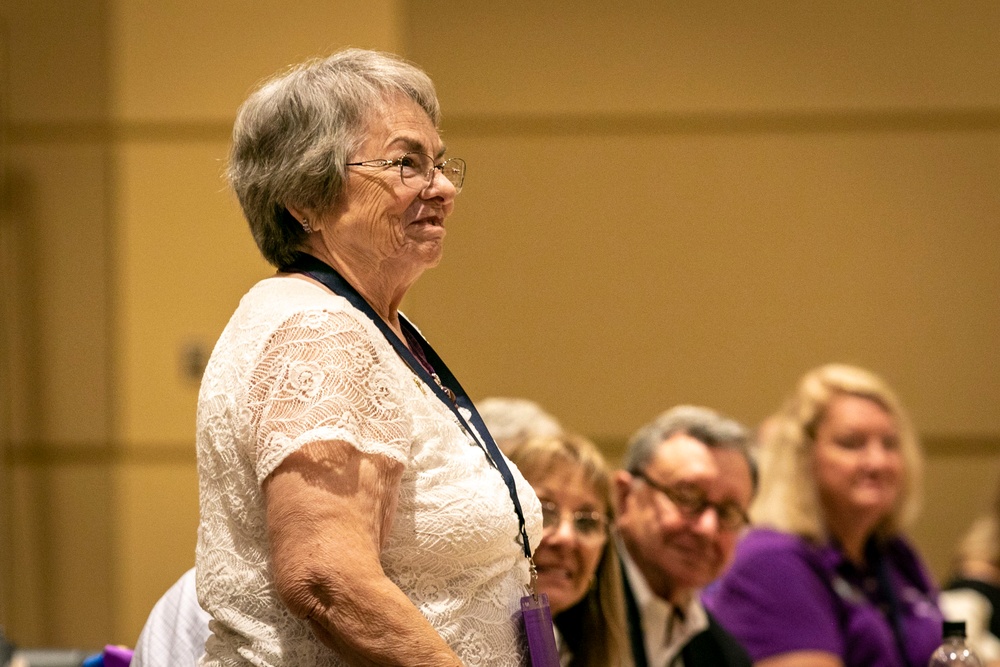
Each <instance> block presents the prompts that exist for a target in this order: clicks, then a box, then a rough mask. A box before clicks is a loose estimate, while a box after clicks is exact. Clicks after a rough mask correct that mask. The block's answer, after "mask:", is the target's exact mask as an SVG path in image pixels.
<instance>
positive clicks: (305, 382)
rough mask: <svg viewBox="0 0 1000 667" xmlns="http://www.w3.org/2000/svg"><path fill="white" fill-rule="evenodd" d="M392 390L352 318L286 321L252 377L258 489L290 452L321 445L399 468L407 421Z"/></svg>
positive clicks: (336, 315)
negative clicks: (343, 445)
mask: <svg viewBox="0 0 1000 667" xmlns="http://www.w3.org/2000/svg"><path fill="white" fill-rule="evenodd" d="M397 386H398V379H395V378H394V377H393V375H392V372H391V371H390V370H389V369H388V368H386V362H385V360H384V359H380V355H379V351H378V349H377V347H376V345H375V343H374V342H373V340H372V337H371V335H370V333H369V332H368V331H366V330H365V328H364V326H363V325H362V323H361V322H359V321H358V320H357V319H356V318H355V317H354V316H353V313H351V312H345V311H341V312H331V311H327V310H314V311H306V312H302V313H297V314H295V315H293V316H292V317H291V318H289V319H288V320H286V321H285V322H284V323H283V324H282V325H281V326H279V327H278V328H277V330H276V331H275V332H274V333H273V334H272V336H271V337H270V339H269V341H268V343H267V344H266V345H265V347H264V350H263V352H262V354H261V357H260V361H259V362H258V364H257V366H256V368H255V369H254V371H253V373H252V376H251V382H250V389H249V396H248V405H249V409H250V412H251V422H250V423H251V428H252V429H253V433H254V437H252V438H251V443H253V445H254V446H255V447H256V451H255V452H251V455H252V458H253V460H254V461H255V466H256V473H257V481H258V483H262V482H263V480H264V479H265V478H266V477H267V476H268V475H269V474H271V472H273V471H274V469H275V468H277V467H278V465H279V464H280V463H281V461H283V460H284V458H285V457H286V456H288V455H289V454H290V453H292V452H294V451H296V450H297V449H299V448H301V447H302V446H303V445H305V444H307V443H310V442H317V441H321V440H341V441H344V442H347V443H348V444H350V445H352V446H354V447H355V448H357V449H358V450H359V451H361V452H363V453H366V454H381V455H384V456H388V457H389V458H392V459H394V460H397V461H400V462H405V461H406V459H407V457H408V454H409V451H408V449H409V441H408V439H407V438H406V435H405V434H406V433H408V432H409V428H408V423H407V422H408V417H407V414H406V412H405V410H404V409H403V404H402V402H403V398H402V396H401V395H400V392H399V391H398V389H397Z"/></svg>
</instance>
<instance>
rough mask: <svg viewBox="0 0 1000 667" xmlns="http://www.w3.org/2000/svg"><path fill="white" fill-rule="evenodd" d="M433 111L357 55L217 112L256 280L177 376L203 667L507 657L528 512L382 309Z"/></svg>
mask: <svg viewBox="0 0 1000 667" xmlns="http://www.w3.org/2000/svg"><path fill="white" fill-rule="evenodd" d="M439 119H440V110H439V106H438V101H437V98H436V94H435V91H434V86H433V84H432V83H431V81H430V79H429V78H428V77H427V75H426V74H424V73H423V72H422V71H421V70H419V69H418V68H416V67H415V66H413V65H411V64H409V63H407V62H405V61H402V60H400V59H399V58H397V57H395V56H392V55H390V54H384V53H378V52H373V51H363V50H358V49H348V50H345V51H341V52H339V53H336V54H334V55H333V56H330V57H329V58H326V59H323V60H314V61H309V62H307V63H305V64H303V65H300V66H297V67H294V68H292V69H291V70H290V71H288V72H286V73H282V74H280V75H278V76H276V77H275V78H273V79H271V80H270V81H267V82H266V83H264V84H263V85H262V86H261V87H260V88H258V89H257V90H256V91H255V92H254V93H253V94H252V95H251V96H250V97H249V98H248V99H247V101H246V102H245V103H244V104H243V106H242V107H241V108H240V110H239V112H238V114H237V119H236V123H235V127H234V130H233V145H232V151H231V154H230V164H229V170H228V176H229V180H230V183H231V185H232V187H233V189H234V190H235V192H236V194H237V197H238V198H239V201H240V205H241V206H242V209H243V212H244V215H245V216H246V218H247V221H248V222H249V224H250V230H251V232H252V234H253V237H254V240H255V241H256V242H257V245H258V247H259V249H260V250H261V253H262V254H263V255H264V257H265V258H266V259H267V260H268V261H269V262H271V263H272V264H273V265H275V266H276V267H277V268H278V274H277V275H276V276H274V277H270V278H267V279H265V280H262V281H260V282H259V283H257V284H256V285H255V286H253V287H252V288H251V289H250V291H249V292H248V293H247V294H246V295H245V296H244V297H243V299H242V300H241V301H240V304H239V306H238V308H237V310H236V312H235V313H234V314H233V316H232V318H231V319H230V321H229V323H228V324H227V326H226V328H225V330H224V331H223V333H222V335H221V337H220V339H219V341H218V343H217V344H216V347H215V350H214V351H213V353H212V356H211V359H210V361H209V363H208V366H207V368H206V369H205V374H204V378H203V379H202V384H201V393H200V395H199V402H198V431H197V442H198V472H199V483H200V491H201V494H200V498H201V524H200V526H199V532H198V548H197V562H196V572H197V589H198V599H199V602H200V603H201V606H202V607H203V608H204V609H205V611H207V612H208V613H209V614H210V615H211V616H212V620H211V622H210V628H211V630H212V635H211V636H210V637H209V638H208V641H207V642H206V649H207V656H206V657H205V658H203V659H202V664H203V665H206V666H217V665H243V664H246V665H249V664H254V665H302V666H306V665H309V666H318V665H343V664H379V665H382V664H391V665H430V664H434V665H454V666H455V667H458V666H459V665H463V664H484V665H487V664H488V665H509V666H511V667H514V666H519V665H521V664H522V654H521V646H522V642H521V639H522V635H523V633H522V632H521V630H520V628H519V627H518V617H517V616H516V615H515V612H516V611H517V610H518V609H519V604H520V600H521V597H522V596H524V595H525V594H526V592H527V585H528V584H529V571H530V567H529V566H530V560H529V557H530V545H531V543H532V538H530V537H529V535H531V536H534V539H533V541H534V543H537V541H538V540H539V539H540V537H541V529H542V525H541V524H542V519H541V509H540V507H539V504H538V500H537V499H536V498H535V494H534V492H533V491H532V489H531V487H530V486H529V485H528V484H527V482H525V481H524V479H523V478H522V477H521V476H520V474H518V473H517V471H516V469H508V466H507V464H506V460H505V459H504V457H503V455H502V454H501V453H500V452H499V450H497V448H496V445H495V443H493V441H492V440H491V439H490V438H489V434H488V432H487V431H486V428H485V425H483V423H482V421H481V419H479V417H478V413H477V412H476V410H475V407H474V406H473V405H472V403H471V401H469V400H468V397H467V396H465V394H464V392H463V391H462V388H461V386H460V385H459V384H458V382H457V380H455V378H454V376H452V375H451V373H450V372H449V371H448V369H447V367H446V366H445V365H444V362H443V361H441V359H440V358H439V357H437V355H436V354H435V353H434V351H433V349H432V348H431V347H430V346H429V345H428V344H427V342H426V341H425V340H424V339H423V337H422V336H421V335H420V334H419V332H418V331H417V330H416V329H415V328H414V327H413V325H411V324H410V323H409V322H408V321H407V320H406V318H405V317H403V316H402V315H401V314H400V313H399V311H398V306H399V303H400V301H401V300H402V299H403V297H404V295H405V294H406V292H407V290H408V289H409V288H410V287H411V286H412V285H413V284H414V282H415V281H416V280H417V279H418V278H419V277H420V276H421V274H422V273H423V272H424V271H425V270H426V269H429V268H431V267H433V266H435V265H437V264H438V262H439V261H440V260H441V257H442V253H443V244H444V237H445V221H446V219H447V218H448V216H449V215H450V214H451V212H452V209H453V207H454V203H455V197H456V195H457V194H458V192H459V190H460V189H461V187H462V184H463V180H464V176H465V163H464V162H463V161H462V160H460V159H457V158H450V159H446V158H445V157H444V155H445V146H444V144H443V143H442V140H441V137H440V135H439V133H438V123H439ZM484 450H485V451H484Z"/></svg>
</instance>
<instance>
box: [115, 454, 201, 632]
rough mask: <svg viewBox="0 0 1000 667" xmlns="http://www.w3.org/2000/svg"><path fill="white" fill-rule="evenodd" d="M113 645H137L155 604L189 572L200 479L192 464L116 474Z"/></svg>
mask: <svg viewBox="0 0 1000 667" xmlns="http://www.w3.org/2000/svg"><path fill="white" fill-rule="evenodd" d="M118 479H119V492H120V495H119V501H120V506H121V512H120V514H119V517H118V524H117V529H118V531H119V533H118V534H119V538H118V545H119V548H120V554H121V555H120V558H119V559H118V561H117V563H116V565H117V568H116V572H115V581H117V582H118V591H117V592H118V599H117V601H116V609H117V611H118V614H117V617H116V618H117V622H116V626H115V631H114V637H115V640H116V641H119V642H121V643H124V644H127V645H129V646H134V645H135V640H136V639H137V638H138V636H139V632H140V631H141V630H142V626H143V624H144V623H145V622H146V617H147V616H148V615H149V612H150V610H151V609H152V608H153V605H154V604H155V603H156V601H157V600H158V599H159V598H160V596H161V595H163V593H164V592H166V590H167V589H168V588H169V587H170V586H171V585H173V583H174V582H175V581H176V580H177V578H178V577H180V575H181V574H183V573H184V571H185V570H187V569H188V568H190V567H194V548H195V543H196V541H197V530H198V473H197V470H196V468H195V465H194V462H193V460H192V461H186V462H185V461H179V462H176V463H160V464H154V463H147V464H143V463H139V464H125V465H122V466H120V467H119V468H118Z"/></svg>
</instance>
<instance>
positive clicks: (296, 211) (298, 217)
mask: <svg viewBox="0 0 1000 667" xmlns="http://www.w3.org/2000/svg"><path fill="white" fill-rule="evenodd" d="M285 210H286V211H288V213H289V214H290V215H291V216H292V217H293V218H295V221H296V222H298V223H299V224H300V225H302V229H304V230H305V231H306V234H311V233H312V232H314V231H315V230H316V229H317V227H316V225H315V222H316V220H315V219H314V217H313V216H311V211H310V210H309V209H306V208H300V207H298V206H286V207H285Z"/></svg>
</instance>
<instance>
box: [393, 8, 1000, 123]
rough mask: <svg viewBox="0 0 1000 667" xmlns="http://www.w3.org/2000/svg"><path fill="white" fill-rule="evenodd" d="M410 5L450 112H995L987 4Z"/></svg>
mask: <svg viewBox="0 0 1000 667" xmlns="http://www.w3.org/2000/svg"><path fill="white" fill-rule="evenodd" d="M411 6H412V8H413V9H412V10H411V11H410V12H409V30H408V34H409V35H412V38H411V39H410V40H409V41H408V46H409V51H408V52H409V54H410V56H411V57H413V58H414V59H415V60H416V61H417V62H419V63H421V64H422V65H423V66H424V67H426V68H427V70H428V71H429V72H430V73H431V74H432V75H433V76H434V78H435V81H436V83H437V84H438V86H439V88H440V91H441V96H442V100H443V101H444V103H445V109H446V112H447V113H451V114H466V113H487V114H494V113H501V114H502V113H545V112H564V113H574V114H576V113H581V114H589V113H595V112H614V111H626V110H627V111H646V112H651V111H675V112H692V111H726V110H729V111H732V110H774V109H781V110H790V109H815V108H833V109H843V108H856V107H862V108H869V109H882V108H886V107H889V108H903V109H910V108H914V107H923V106H931V107H937V106H942V107H953V106H972V107H978V106H983V105H996V104H998V103H1000V90H998V89H997V86H995V85H994V81H995V78H996V72H997V71H1000V6H998V5H997V4H996V3H993V2H990V1H989V0H977V1H975V2H967V3H962V4H961V8H960V9H959V7H958V6H956V5H954V4H950V3H936V2H902V1H898V2H879V3H870V2H863V1H862V0H849V1H848V2H838V3H835V4H827V5H816V4H814V3H802V2H795V1H794V0H771V1H769V2H755V3H744V2H731V1H726V0H709V1H707V2H706V1H703V0H686V1H684V2H668V3H665V2H657V1H655V0H626V1H624V2H616V3H595V2H584V3H581V2H571V1H570V0H561V1H558V2H531V1H530V0H513V1H511V2H504V3H499V4H498V3H478V4H477V3H468V2H462V1H461V0H444V1H442V2H437V3H435V5H434V11H420V8H421V7H422V4H421V3H419V2H415V3H411ZM425 35H434V37H435V39H426V38H424V36H425ZM442 45H446V48H442Z"/></svg>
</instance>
